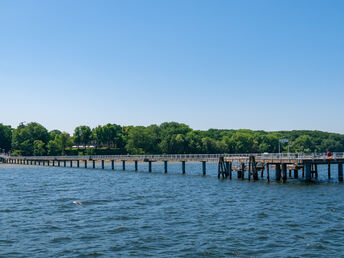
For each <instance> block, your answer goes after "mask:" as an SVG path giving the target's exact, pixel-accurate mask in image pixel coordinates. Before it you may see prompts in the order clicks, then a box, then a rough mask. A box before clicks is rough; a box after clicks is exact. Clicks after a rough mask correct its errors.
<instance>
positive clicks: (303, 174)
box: [302, 165, 305, 178]
mask: <svg viewBox="0 0 344 258" xmlns="http://www.w3.org/2000/svg"><path fill="white" fill-rule="evenodd" d="M304 177H305V165H303V166H302V178H304Z"/></svg>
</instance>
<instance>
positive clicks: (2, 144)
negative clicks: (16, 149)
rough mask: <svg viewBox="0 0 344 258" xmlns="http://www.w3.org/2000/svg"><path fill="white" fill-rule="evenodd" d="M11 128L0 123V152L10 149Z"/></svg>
mask: <svg viewBox="0 0 344 258" xmlns="http://www.w3.org/2000/svg"><path fill="white" fill-rule="evenodd" d="M11 140H12V128H11V126H8V125H3V124H1V123H0V152H1V151H2V150H5V151H6V152H7V151H9V150H11Z"/></svg>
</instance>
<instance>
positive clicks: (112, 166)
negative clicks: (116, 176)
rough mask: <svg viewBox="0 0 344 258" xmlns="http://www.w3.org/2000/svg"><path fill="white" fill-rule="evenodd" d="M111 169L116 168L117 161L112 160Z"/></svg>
mask: <svg viewBox="0 0 344 258" xmlns="http://www.w3.org/2000/svg"><path fill="white" fill-rule="evenodd" d="M111 169H112V170H114V169H115V161H114V160H111Z"/></svg>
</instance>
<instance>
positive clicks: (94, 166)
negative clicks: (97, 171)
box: [92, 160, 96, 168]
mask: <svg viewBox="0 0 344 258" xmlns="http://www.w3.org/2000/svg"><path fill="white" fill-rule="evenodd" d="M92 167H93V168H96V161H95V160H92Z"/></svg>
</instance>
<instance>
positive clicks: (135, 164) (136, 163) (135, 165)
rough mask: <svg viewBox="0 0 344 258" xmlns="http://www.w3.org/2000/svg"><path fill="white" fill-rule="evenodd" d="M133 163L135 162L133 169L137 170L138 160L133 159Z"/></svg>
mask: <svg viewBox="0 0 344 258" xmlns="http://www.w3.org/2000/svg"><path fill="white" fill-rule="evenodd" d="M134 163H135V171H137V170H138V164H137V163H138V161H137V160H135V161H134Z"/></svg>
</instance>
